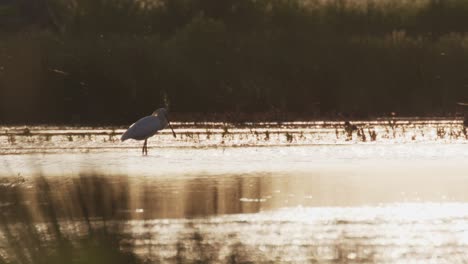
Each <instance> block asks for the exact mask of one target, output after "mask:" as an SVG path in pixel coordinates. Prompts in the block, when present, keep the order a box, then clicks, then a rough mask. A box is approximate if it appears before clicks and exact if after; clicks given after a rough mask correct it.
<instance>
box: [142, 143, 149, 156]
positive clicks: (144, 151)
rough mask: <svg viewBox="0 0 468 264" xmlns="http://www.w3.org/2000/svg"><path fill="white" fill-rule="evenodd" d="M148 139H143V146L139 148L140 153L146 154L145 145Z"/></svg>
mask: <svg viewBox="0 0 468 264" xmlns="http://www.w3.org/2000/svg"><path fill="white" fill-rule="evenodd" d="M147 140H148V139H145V142H144V143H143V148H142V149H141V154H143V155H145V154H146V155H147V154H148V151H147V149H146V148H147V147H146V142H147Z"/></svg>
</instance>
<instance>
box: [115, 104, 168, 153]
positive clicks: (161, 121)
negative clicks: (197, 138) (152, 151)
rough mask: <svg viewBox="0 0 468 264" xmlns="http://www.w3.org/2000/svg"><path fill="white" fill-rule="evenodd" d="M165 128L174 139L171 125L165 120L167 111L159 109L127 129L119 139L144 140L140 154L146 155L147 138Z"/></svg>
mask: <svg viewBox="0 0 468 264" xmlns="http://www.w3.org/2000/svg"><path fill="white" fill-rule="evenodd" d="M167 126H169V127H170V128H171V130H172V135H174V137H176V134H175V132H174V129H172V126H171V123H170V122H169V119H168V118H167V110H166V109H165V108H159V109H157V110H156V111H154V112H153V114H152V115H150V116H145V117H143V118H141V119H140V120H138V121H136V122H135V123H134V124H133V125H131V126H130V127H129V128H128V129H127V131H125V133H124V134H123V135H122V137H121V138H120V139H121V140H122V141H125V140H127V139H129V138H131V139H135V140H145V143H143V148H142V150H141V152H142V154H143V155H148V147H147V142H148V138H149V137H152V136H154V134H156V133H157V132H158V131H159V130H162V129H164V128H166V127H167Z"/></svg>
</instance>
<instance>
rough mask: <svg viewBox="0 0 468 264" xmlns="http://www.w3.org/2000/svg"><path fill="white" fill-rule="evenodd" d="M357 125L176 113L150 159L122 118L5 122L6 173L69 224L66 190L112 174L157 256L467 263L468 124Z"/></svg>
mask: <svg viewBox="0 0 468 264" xmlns="http://www.w3.org/2000/svg"><path fill="white" fill-rule="evenodd" d="M352 123H354V124H357V125H358V127H360V128H362V130H360V131H353V132H352V133H351V134H349V133H347V132H346V131H345V130H344V127H343V126H342V125H341V124H339V123H336V122H302V123H281V124H277V123H263V124H244V125H242V126H232V125H227V124H221V123H204V124H197V125H195V124H177V123H176V124H174V125H175V130H176V133H177V134H178V137H177V138H175V139H174V138H172V136H171V134H170V132H169V131H163V133H161V134H160V135H156V136H155V137H153V138H151V139H150V141H149V155H148V156H146V157H143V156H141V142H136V141H126V142H123V143H122V142H119V140H118V138H119V135H120V134H121V133H122V132H123V131H124V130H123V129H122V128H110V127H102V128H91V127H86V128H78V127H43V126H37V127H28V130H25V127H1V128H0V131H5V133H4V134H0V175H4V177H3V178H2V180H1V182H0V183H1V185H2V186H10V185H11V186H20V187H21V188H22V189H24V190H26V191H25V192H26V193H29V194H32V193H36V192H38V191H40V190H36V189H35V185H34V180H33V179H34V177H32V176H34V175H39V174H40V175H44V176H46V178H47V179H48V180H49V181H50V184H51V186H53V188H52V193H53V196H54V197H56V198H57V200H59V201H61V203H62V207H64V208H69V209H67V210H68V211H67V210H65V209H62V210H58V211H57V218H59V219H61V220H60V221H65V220H66V219H68V218H69V217H68V216H69V214H70V212H71V214H78V215H80V213H78V212H76V211H77V210H78V209H76V208H75V207H74V206H73V205H72V204H73V202H71V201H70V202H69V203H67V201H68V200H67V199H68V198H67V197H68V196H69V195H70V194H69V192H67V190H69V187H67V186H69V185H70V184H71V183H72V182H73V179H75V178H76V177H78V176H80V175H102V177H104V178H105V179H106V182H105V186H107V187H108V188H114V187H115V188H117V187H118V188H117V189H118V190H119V191H118V193H124V194H125V195H124V196H125V197H126V199H124V201H125V202H118V203H117V207H118V209H117V212H118V213H117V214H113V216H112V217H111V218H115V219H116V220H118V221H123V222H124V223H125V228H124V229H123V232H124V233H126V234H130V237H131V238H128V239H127V240H126V242H125V243H127V244H130V245H132V248H133V250H134V251H135V252H137V253H138V254H140V255H142V256H145V257H148V258H149V259H151V260H152V261H162V262H169V263H171V262H177V261H178V260H180V259H182V260H185V261H197V260H198V261H209V260H211V261H214V262H230V263H233V261H232V260H233V259H232V258H233V256H235V258H237V259H235V260H236V261H234V262H249V261H251V262H291V263H298V262H304V263H310V262H319V263H465V262H467V261H468V254H467V253H465V252H468V251H467V250H468V194H467V192H466V187H467V186H468V140H467V134H466V129H464V128H463V126H462V125H461V122H460V121H459V120H437V121H427V120H426V121H418V120H399V121H397V122H393V121H392V122H388V121H375V122H367V123H366V122H352ZM373 135H375V136H373ZM121 176H125V177H124V178H122V177H121ZM122 183H124V187H122V188H121V187H119V186H120V185H121V184H122ZM67 188H68V189H67ZM117 189H116V190H117ZM103 197H104V198H103V199H105V200H106V201H107V200H109V201H110V202H109V204H112V203H115V202H116V200H115V197H113V196H112V197H107V198H106V196H103ZM67 204H70V205H67ZM4 206H7V207H8V205H4ZM78 211H79V210H78ZM104 211H105V210H104ZM93 212H94V211H92V210H91V214H92V215H93V216H94V217H102V215H100V214H102V212H100V210H97V209H96V210H95V212H94V213H93Z"/></svg>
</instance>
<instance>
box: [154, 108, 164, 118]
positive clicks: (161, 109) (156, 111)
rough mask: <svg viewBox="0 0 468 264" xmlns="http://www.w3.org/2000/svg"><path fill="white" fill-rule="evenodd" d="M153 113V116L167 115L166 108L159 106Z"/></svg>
mask: <svg viewBox="0 0 468 264" xmlns="http://www.w3.org/2000/svg"><path fill="white" fill-rule="evenodd" d="M153 115H154V116H164V117H166V116H167V110H166V108H159V109H156V110H155V111H154V112H153Z"/></svg>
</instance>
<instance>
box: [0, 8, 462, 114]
mask: <svg viewBox="0 0 468 264" xmlns="http://www.w3.org/2000/svg"><path fill="white" fill-rule="evenodd" d="M32 3H34V4H32ZM0 13H1V14H3V16H2V17H1V18H0V19H3V21H2V22H4V23H0V24H1V25H3V26H0V30H1V31H0V34H1V35H0V96H1V97H0V120H2V121H6V122H24V121H28V122H70V121H81V122H104V120H105V122H128V121H131V120H133V119H135V118H136V117H138V116H141V115H143V114H146V113H150V112H152V110H154V109H155V108H157V107H159V106H161V105H169V106H170V108H171V111H172V112H180V113H190V112H217V113H225V112H269V111H287V112H293V113H302V114H303V113H308V114H310V115H313V116H321V117H327V116H330V115H334V114H336V113H338V112H341V113H352V114H354V115H360V116H369V115H381V114H384V113H388V112H390V111H395V112H398V113H400V114H403V115H421V114H425V115H434V114H446V113H449V112H453V111H454V110H455V102H457V101H463V100H468V35H467V32H468V2H467V1H465V0H444V1H442V0H418V1H405V0H379V1H378V0H309V1H300V0H236V1H234V0H224V1H218V0H154V1H149V0H147V1H142V0H140V1H135V0H76V1H71V0H54V1H52V0H49V1H45V0H41V1H39V0H36V1H31V0H21V1H5V3H4V4H2V2H0Z"/></svg>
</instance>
